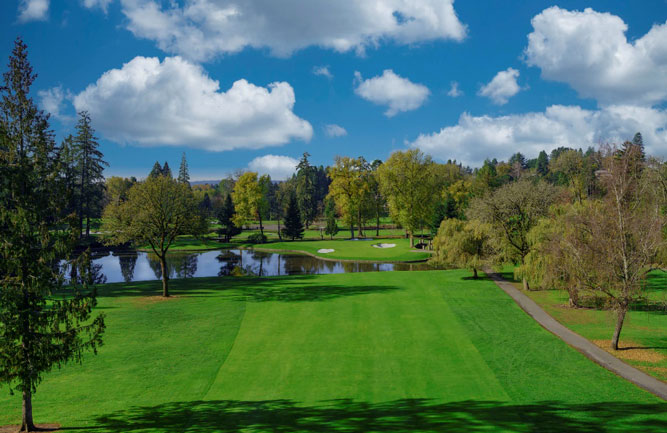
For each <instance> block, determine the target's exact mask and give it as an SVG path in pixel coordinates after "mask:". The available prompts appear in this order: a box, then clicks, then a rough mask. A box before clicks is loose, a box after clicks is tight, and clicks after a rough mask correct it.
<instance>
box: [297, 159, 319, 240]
mask: <svg viewBox="0 0 667 433" xmlns="http://www.w3.org/2000/svg"><path fill="white" fill-rule="evenodd" d="M309 156H310V154H309V153H308V152H304V154H303V156H302V157H301V160H300V161H299V165H297V166H296V199H297V202H298V204H299V212H300V214H301V218H303V222H304V223H305V225H306V227H308V226H309V225H310V224H311V223H312V222H313V220H314V219H315V215H316V214H317V202H316V197H315V194H316V185H315V181H316V174H317V170H316V169H315V167H313V166H311V165H310V162H308V157H309Z"/></svg>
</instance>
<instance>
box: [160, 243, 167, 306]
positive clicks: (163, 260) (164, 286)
mask: <svg viewBox="0 0 667 433" xmlns="http://www.w3.org/2000/svg"><path fill="white" fill-rule="evenodd" d="M160 268H161V269H162V296H164V297H165V298H168V297H169V275H167V257H166V254H165V253H162V255H161V256H160Z"/></svg>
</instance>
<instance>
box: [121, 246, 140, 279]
mask: <svg viewBox="0 0 667 433" xmlns="http://www.w3.org/2000/svg"><path fill="white" fill-rule="evenodd" d="M138 257H139V255H138V254H137V252H136V251H128V252H122V253H121V254H118V264H119V265H120V273H121V274H122V275H123V280H125V282H126V283H129V282H130V281H132V280H133V279H134V268H135V267H136V266H137V258H138Z"/></svg>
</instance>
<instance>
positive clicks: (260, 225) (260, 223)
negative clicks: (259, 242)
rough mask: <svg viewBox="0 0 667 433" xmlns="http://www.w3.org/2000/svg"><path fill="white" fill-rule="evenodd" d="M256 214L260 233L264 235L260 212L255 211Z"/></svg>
mask: <svg viewBox="0 0 667 433" xmlns="http://www.w3.org/2000/svg"><path fill="white" fill-rule="evenodd" d="M257 216H258V217H259V232H260V233H261V234H262V237H263V236H264V225H262V213H261V212H257Z"/></svg>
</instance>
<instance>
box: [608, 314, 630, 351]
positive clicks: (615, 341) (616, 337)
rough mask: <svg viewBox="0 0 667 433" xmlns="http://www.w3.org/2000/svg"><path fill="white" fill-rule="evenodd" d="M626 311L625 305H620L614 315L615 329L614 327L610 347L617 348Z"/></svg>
mask: <svg viewBox="0 0 667 433" xmlns="http://www.w3.org/2000/svg"><path fill="white" fill-rule="evenodd" d="M627 311H628V307H627V305H621V306H620V307H619V309H618V312H617V316H616V329H614V336H613V337H612V338H611V348H612V349H614V350H618V340H619V338H620V337H621V329H622V328H623V322H624V321H625V313H627Z"/></svg>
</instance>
